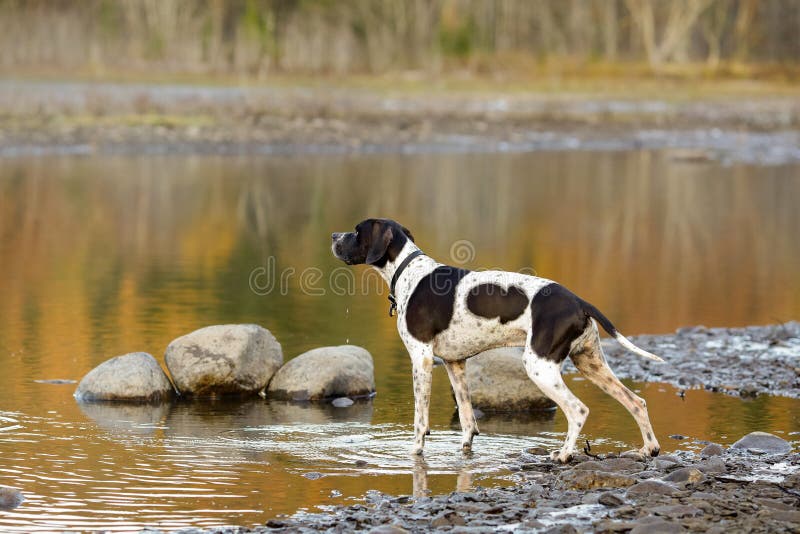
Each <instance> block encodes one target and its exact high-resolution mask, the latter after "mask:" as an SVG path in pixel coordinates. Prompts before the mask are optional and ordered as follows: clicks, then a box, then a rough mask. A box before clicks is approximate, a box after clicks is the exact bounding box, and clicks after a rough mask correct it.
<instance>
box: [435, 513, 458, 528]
mask: <svg viewBox="0 0 800 534" xmlns="http://www.w3.org/2000/svg"><path fill="white" fill-rule="evenodd" d="M466 524H467V522H466V521H464V518H463V517H461V516H460V515H458V514H457V513H455V512H453V511H445V512H442V513H440V514H439V515H437V516H436V517H434V518H433V520H431V526H432V527H433V528H441V527H451V526H463V525H466Z"/></svg>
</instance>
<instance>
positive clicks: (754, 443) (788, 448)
mask: <svg viewBox="0 0 800 534" xmlns="http://www.w3.org/2000/svg"><path fill="white" fill-rule="evenodd" d="M731 449H734V450H744V451H748V452H756V453H763V454H786V453H789V452H792V445H791V444H790V443H789V442H788V441H786V440H785V439H783V438H779V437H778V436H775V435H773V434H768V433H767V432H751V433H749V434H747V435H746V436H745V437H743V438H742V439H740V440H739V441H737V442H736V443H734V444H733V445H731Z"/></svg>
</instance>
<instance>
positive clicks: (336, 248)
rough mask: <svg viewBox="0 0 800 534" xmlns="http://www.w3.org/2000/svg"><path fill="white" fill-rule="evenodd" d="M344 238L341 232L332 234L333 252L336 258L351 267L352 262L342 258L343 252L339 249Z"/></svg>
mask: <svg viewBox="0 0 800 534" xmlns="http://www.w3.org/2000/svg"><path fill="white" fill-rule="evenodd" d="M343 236H344V234H343V233H341V232H334V233H332V234H331V252H333V255H334V256H335V257H336V258H338V259H340V260H342V261H343V262H345V263H347V264H348V265H349V264H350V262H349V261H347V258H344V257H342V251H341V250H340V248H339V241H341V239H342V237H343Z"/></svg>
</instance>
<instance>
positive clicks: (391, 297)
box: [389, 249, 425, 317]
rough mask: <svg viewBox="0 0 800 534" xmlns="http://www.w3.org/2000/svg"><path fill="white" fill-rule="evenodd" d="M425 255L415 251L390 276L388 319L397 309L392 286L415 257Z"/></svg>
mask: <svg viewBox="0 0 800 534" xmlns="http://www.w3.org/2000/svg"><path fill="white" fill-rule="evenodd" d="M424 255H425V253H424V252H422V251H421V250H419V249H417V250H415V251H414V252H412V253H411V254H409V255H408V256H406V258H405V259H404V260H403V261H401V262H400V265H398V266H397V270H396V271H395V272H394V276H392V283H391V284H389V303H390V304H389V317H391V316H393V315H394V311H395V310H396V309H397V301H396V300H395V298H394V286H395V285H396V284H397V280H398V279H399V278H400V275H401V274H403V271H405V270H406V267H408V264H409V263H411V261H412V260H413V259H414V258H416V257H417V256H424Z"/></svg>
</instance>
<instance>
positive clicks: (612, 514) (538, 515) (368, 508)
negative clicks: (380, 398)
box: [198, 433, 800, 534]
mask: <svg viewBox="0 0 800 534" xmlns="http://www.w3.org/2000/svg"><path fill="white" fill-rule="evenodd" d="M790 450H791V447H790V445H789V443H787V442H786V441H784V440H782V439H781V438H778V437H777V436H771V435H769V434H762V433H753V434H748V435H747V436H745V437H744V438H742V440H740V441H739V442H738V443H737V444H734V445H733V446H732V447H731V448H730V449H727V450H725V449H724V448H723V447H721V446H719V445H717V444H708V445H706V447H705V448H704V449H703V450H702V451H701V452H699V453H698V452H691V451H680V452H676V453H673V454H669V455H664V456H660V457H658V458H653V459H650V458H648V459H643V458H640V457H639V456H637V455H636V454H635V453H633V452H631V453H624V454H622V455H621V456H616V455H613V454H609V455H603V456H587V455H585V454H583V455H578V456H577V458H576V459H575V460H573V462H572V463H570V464H568V465H557V464H554V463H553V462H551V461H550V460H549V459H547V457H546V456H545V455H544V454H543V453H544V452H546V451H543V450H528V451H525V452H521V453H519V454H512V455H510V457H509V464H508V468H509V469H510V470H511V471H512V472H513V473H514V474H513V475H512V479H513V481H514V485H513V486H511V487H505V488H492V489H483V488H476V489H475V490H473V491H470V492H454V493H450V494H447V495H436V496H427V495H421V496H412V495H397V496H395V495H385V494H382V493H379V492H370V493H368V494H367V495H366V498H365V502H364V504H356V505H351V506H339V507H335V508H332V509H330V510H329V511H326V512H324V513H299V514H296V515H294V516H291V517H282V518H275V519H271V520H270V521H268V522H267V523H266V525H265V526H264V527H258V528H254V529H246V528H218V529H212V530H209V531H206V532H218V533H221V532H281V533H289V532H291V533H310V532H331V533H339V532H371V533H374V534H378V533H402V532H431V531H437V532H439V531H441V532H460V533H467V532H491V531H498V530H500V531H509V532H512V531H513V532H547V533H573V532H631V533H633V534H645V533H672V532H676V533H677V532H713V533H724V532H729V531H735V532H786V533H792V532H794V533H796V532H798V531H800V454H796V453H795V454H793V453H791V452H787V451H790ZM198 532H199V531H198Z"/></svg>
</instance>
